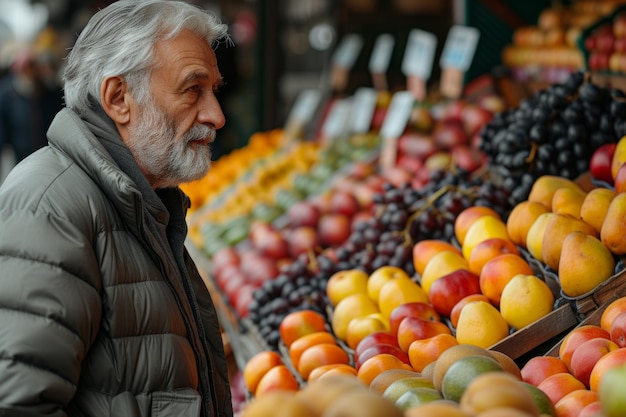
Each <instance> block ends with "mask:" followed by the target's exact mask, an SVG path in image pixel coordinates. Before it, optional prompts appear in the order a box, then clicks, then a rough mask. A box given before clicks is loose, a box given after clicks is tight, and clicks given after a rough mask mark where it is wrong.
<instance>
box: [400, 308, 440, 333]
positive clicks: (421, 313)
mask: <svg viewBox="0 0 626 417" xmlns="http://www.w3.org/2000/svg"><path fill="white" fill-rule="evenodd" d="M405 317H419V318H421V319H424V320H430V321H439V320H440V316H439V313H438V312H437V310H436V309H435V308H434V307H433V306H432V305H430V304H427V303H422V302H418V301H416V302H410V303H405V304H400V305H399V306H398V307H396V308H394V309H393V310H391V313H390V314H389V331H390V332H391V333H392V334H394V335H397V334H398V328H399V327H400V323H401V322H402V320H404V318H405Z"/></svg>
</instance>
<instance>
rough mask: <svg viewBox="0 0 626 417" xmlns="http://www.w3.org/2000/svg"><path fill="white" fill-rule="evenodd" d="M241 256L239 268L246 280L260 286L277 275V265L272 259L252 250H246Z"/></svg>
mask: <svg viewBox="0 0 626 417" xmlns="http://www.w3.org/2000/svg"><path fill="white" fill-rule="evenodd" d="M241 256H242V257H241V270H242V272H243V273H244V274H245V276H246V279H247V281H248V282H250V283H252V284H255V285H257V286H260V285H261V284H263V283H264V282H265V281H267V280H269V279H273V278H274V277H276V276H277V275H278V266H277V265H276V261H275V260H274V259H272V258H269V257H267V256H264V255H263V254H261V253H259V252H256V251H254V250H247V251H245V252H244V253H242V255H241Z"/></svg>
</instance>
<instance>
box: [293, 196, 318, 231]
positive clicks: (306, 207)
mask: <svg viewBox="0 0 626 417" xmlns="http://www.w3.org/2000/svg"><path fill="white" fill-rule="evenodd" d="M286 215H287V220H288V221H289V225H290V226H291V227H300V226H311V227H317V222H318V221H319V218H320V216H321V211H320V209H319V207H318V206H316V205H315V203H313V202H312V201H308V200H300V201H297V202H296V203H294V204H293V205H292V206H290V207H289V208H288V209H287V213H286Z"/></svg>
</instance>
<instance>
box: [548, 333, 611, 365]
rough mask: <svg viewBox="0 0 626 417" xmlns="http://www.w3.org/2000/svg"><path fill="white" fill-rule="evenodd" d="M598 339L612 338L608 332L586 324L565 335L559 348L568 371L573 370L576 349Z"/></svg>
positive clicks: (560, 355)
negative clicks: (572, 362) (588, 341)
mask: <svg viewBox="0 0 626 417" xmlns="http://www.w3.org/2000/svg"><path fill="white" fill-rule="evenodd" d="M596 337H603V338H605V339H610V338H611V337H610V334H609V332H608V331H607V330H604V329H602V328H601V327H599V326H596V325H593V324H585V325H582V326H579V327H576V328H575V329H573V330H571V331H570V332H569V333H568V334H566V335H565V337H564V338H563V340H562V341H561V346H560V347H559V357H560V358H561V360H562V361H563V362H565V365H567V369H569V370H570V371H571V369H572V368H571V366H570V365H571V361H572V355H573V353H574V351H575V350H576V348H577V347H578V346H580V345H581V344H582V343H584V342H586V341H587V340H591V339H595V338H596Z"/></svg>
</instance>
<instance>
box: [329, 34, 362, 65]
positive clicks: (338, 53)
mask: <svg viewBox="0 0 626 417" xmlns="http://www.w3.org/2000/svg"><path fill="white" fill-rule="evenodd" d="M362 47H363V38H362V37H361V36H359V35H356V34H350V35H346V36H345V37H344V38H343V39H342V40H341V43H340V44H339V46H338V47H337V49H336V50H335V53H334V54H333V64H334V65H335V66H337V67H340V68H348V69H350V68H352V67H353V66H354V63H355V62H356V59H357V57H358V56H359V53H360V52H361V48H362Z"/></svg>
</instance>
